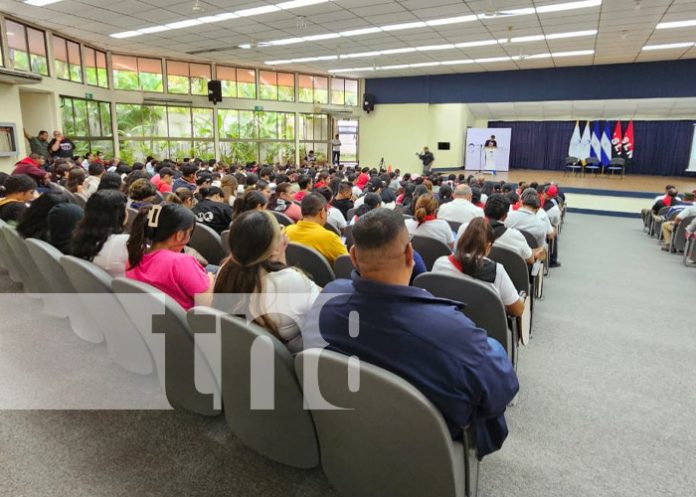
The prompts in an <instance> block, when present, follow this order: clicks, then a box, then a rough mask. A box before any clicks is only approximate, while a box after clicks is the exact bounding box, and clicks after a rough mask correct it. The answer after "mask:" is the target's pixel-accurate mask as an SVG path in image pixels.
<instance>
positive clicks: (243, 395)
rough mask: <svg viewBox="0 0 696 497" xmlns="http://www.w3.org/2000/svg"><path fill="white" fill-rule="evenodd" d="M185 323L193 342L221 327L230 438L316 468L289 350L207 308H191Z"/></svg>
mask: <svg viewBox="0 0 696 497" xmlns="http://www.w3.org/2000/svg"><path fill="white" fill-rule="evenodd" d="M187 318H188V323H189V326H190V327H191V330H192V331H193V332H194V333H196V334H197V335H196V336H200V334H204V333H206V332H208V333H210V332H211V330H216V329H217V323H219V324H220V342H221V347H220V350H221V351H222V357H223V358H224V359H223V361H222V363H221V364H222V370H221V378H222V398H223V399H224V403H225V418H226V420H227V424H228V425H229V427H230V430H232V433H234V434H235V436H236V437H237V438H239V439H240V440H241V441H242V443H244V444H245V445H246V446H248V447H250V448H251V449H253V450H255V451H256V452H258V453H259V454H261V455H263V456H265V457H268V458H269V459H272V460H274V461H276V462H279V463H281V464H285V465H288V466H293V467H297V468H314V467H316V466H317V465H318V464H319V447H318V444H317V437H316V433H315V431H314V423H313V422H312V417H311V416H310V413H309V411H307V410H305V409H304V406H303V396H302V390H301V389H300V385H299V384H298V382H297V378H296V377H295V368H294V364H293V359H292V356H291V354H290V352H288V349H287V348H286V347H285V346H284V345H283V344H282V343H281V342H280V341H279V340H278V339H277V338H275V337H274V336H272V335H271V334H270V333H268V332H267V331H266V330H264V329H263V328H261V327H259V326H257V325H255V324H248V323H247V322H246V321H245V320H244V319H240V318H237V317H232V316H230V315H229V314H227V313H225V312H221V311H217V310H214V309H211V308H209V307H195V308H193V309H191V310H190V311H189V312H188V315H187ZM252 403H253V404H252Z"/></svg>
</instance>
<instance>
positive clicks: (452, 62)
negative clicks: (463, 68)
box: [440, 59, 474, 66]
mask: <svg viewBox="0 0 696 497" xmlns="http://www.w3.org/2000/svg"><path fill="white" fill-rule="evenodd" d="M473 63H474V61H473V60H471V59H461V60H445V61H443V62H440V64H442V65H443V66H459V65H461V64H473Z"/></svg>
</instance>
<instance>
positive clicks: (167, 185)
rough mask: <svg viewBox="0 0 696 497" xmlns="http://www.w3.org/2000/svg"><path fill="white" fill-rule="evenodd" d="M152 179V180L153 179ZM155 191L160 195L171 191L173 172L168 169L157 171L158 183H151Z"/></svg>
mask: <svg viewBox="0 0 696 497" xmlns="http://www.w3.org/2000/svg"><path fill="white" fill-rule="evenodd" d="M153 179H154V178H153ZM152 183H153V184H154V185H155V187H156V188H157V191H158V192H160V193H169V192H171V191H172V185H173V184H174V171H172V169H171V168H169V167H163V168H161V169H160V170H159V181H158V182H157V183H155V182H154V181H153V182H152Z"/></svg>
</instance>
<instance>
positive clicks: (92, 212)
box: [72, 190, 128, 278]
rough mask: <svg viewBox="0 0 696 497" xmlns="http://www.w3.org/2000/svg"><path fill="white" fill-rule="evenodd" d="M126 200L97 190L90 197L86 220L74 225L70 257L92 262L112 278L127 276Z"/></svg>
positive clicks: (118, 193)
mask: <svg viewBox="0 0 696 497" xmlns="http://www.w3.org/2000/svg"><path fill="white" fill-rule="evenodd" d="M126 217H127V215H126V196H125V195H124V194H123V193H120V192H117V191H114V190H99V191H97V192H96V193H95V194H94V195H92V196H91V197H89V200H88V201H87V204H86V205H85V216H84V218H83V219H82V221H81V222H80V224H78V225H77V229H75V232H74V239H73V245H72V249H73V255H74V256H75V257H79V258H80V259H85V260H87V261H90V262H93V263H94V264H96V265H97V266H99V267H100V268H102V269H103V270H104V271H106V272H107V273H109V274H110V275H111V276H113V277H114V278H116V277H119V276H124V275H125V274H126V266H127V264H128V247H127V246H126V245H127V243H128V234H126V233H123V227H124V225H125V223H126Z"/></svg>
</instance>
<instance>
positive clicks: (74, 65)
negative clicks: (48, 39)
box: [52, 34, 82, 83]
mask: <svg viewBox="0 0 696 497" xmlns="http://www.w3.org/2000/svg"><path fill="white" fill-rule="evenodd" d="M52 39H53V65H54V68H55V70H56V77H58V78H59V79H67V80H68V81H74V82H75V83H82V57H81V56H80V44H79V43H77V42H74V41H70V40H66V39H65V38H62V37H60V36H58V35H55V34H54V35H52Z"/></svg>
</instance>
